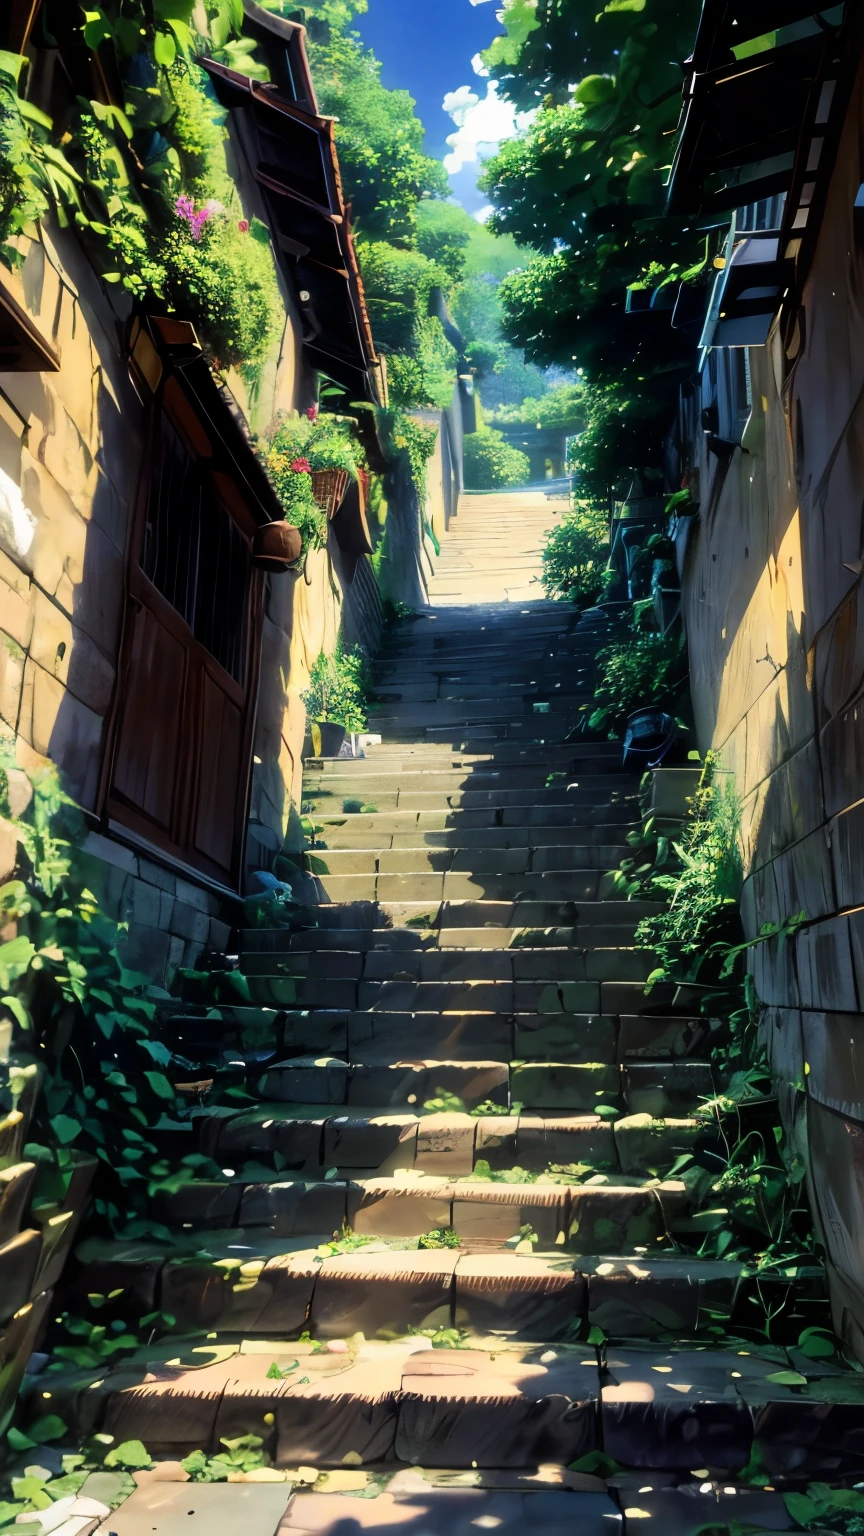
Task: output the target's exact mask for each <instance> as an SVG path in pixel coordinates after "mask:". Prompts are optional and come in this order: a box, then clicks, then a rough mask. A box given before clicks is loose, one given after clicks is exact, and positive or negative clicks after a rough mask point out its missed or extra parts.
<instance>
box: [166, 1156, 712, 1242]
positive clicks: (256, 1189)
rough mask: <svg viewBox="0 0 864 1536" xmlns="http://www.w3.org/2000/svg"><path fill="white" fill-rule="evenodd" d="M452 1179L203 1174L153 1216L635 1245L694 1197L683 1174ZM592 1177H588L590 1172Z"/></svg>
mask: <svg viewBox="0 0 864 1536" xmlns="http://www.w3.org/2000/svg"><path fill="white" fill-rule="evenodd" d="M525 1178H526V1182H520V1183H509V1182H508V1183H505V1182H490V1181H489V1180H488V1179H485V1178H468V1177H464V1178H459V1177H454V1178H447V1177H445V1176H441V1175H433V1174H420V1173H418V1172H417V1171H416V1170H404V1171H397V1172H396V1173H394V1174H392V1175H381V1176H377V1177H371V1178H363V1177H352V1178H347V1179H344V1178H339V1177H335V1178H334V1177H330V1176H328V1177H327V1178H326V1179H304V1178H302V1177H291V1176H290V1175H288V1174H283V1175H273V1176H271V1177H268V1178H264V1177H262V1176H261V1175H260V1174H259V1176H258V1177H257V1178H255V1179H254V1180H247V1179H245V1178H243V1177H242V1176H241V1177H238V1178H233V1179H228V1178H223V1179H219V1180H217V1179H210V1180H206V1179H200V1180H195V1181H193V1182H190V1183H188V1184H185V1185H184V1186H183V1187H182V1188H181V1189H179V1190H177V1191H176V1192H174V1193H170V1194H168V1193H163V1194H159V1195H157V1196H156V1197H155V1198H154V1202H153V1210H154V1218H155V1219H156V1220H157V1221H162V1222H165V1223H166V1224H167V1225H168V1226H169V1227H174V1228H178V1229H180V1230H183V1229H186V1230H194V1231H197V1232H206V1231H208V1230H210V1229H211V1228H227V1227H235V1226H239V1227H265V1228H267V1229H269V1230H270V1231H271V1232H272V1233H274V1234H276V1235H279V1236H282V1237H303V1236H308V1235H309V1234H311V1233H316V1232H320V1231H321V1230H322V1229H323V1230H324V1231H330V1232H333V1233H336V1234H339V1233H340V1232H342V1231H343V1230H344V1229H345V1228H346V1227H349V1228H350V1229H351V1231H352V1232H353V1233H355V1234H357V1235H359V1236H361V1237H421V1236H423V1235H424V1234H425V1233H427V1232H431V1231H441V1230H444V1229H447V1228H452V1229H453V1230H454V1231H455V1232H456V1234H457V1236H459V1237H460V1239H461V1240H462V1241H463V1242H464V1243H472V1242H481V1243H487V1244H490V1245H493V1246H499V1247H500V1246H503V1245H504V1244H505V1243H507V1242H510V1241H512V1240H513V1239H514V1238H515V1239H517V1240H519V1238H520V1234H522V1229H523V1228H525V1227H531V1229H532V1231H533V1232H534V1233H535V1234H536V1238H537V1242H538V1243H539V1245H540V1246H541V1247H542V1248H548V1249H554V1248H556V1247H561V1248H563V1251H564V1252H573V1253H589V1254H590V1253H596V1252H598V1251H603V1250H604V1249H609V1250H611V1251H613V1252H614V1251H619V1250H620V1251H623V1252H630V1251H632V1249H633V1247H634V1246H640V1245H641V1246H646V1247H648V1248H651V1249H652V1250H653V1249H654V1245H655V1244H656V1243H657V1242H659V1241H660V1240H661V1239H664V1238H665V1237H666V1234H667V1233H668V1232H669V1231H670V1229H674V1226H675V1223H676V1221H677V1222H683V1221H684V1220H685V1219H686V1217H687V1215H688V1213H689V1210H690V1207H691V1196H690V1194H689V1192H688V1190H687V1188H686V1186H685V1185H684V1184H683V1183H682V1182H681V1181H680V1180H678V1179H649V1180H647V1181H643V1180H640V1179H639V1178H638V1177H637V1176H635V1175H634V1176H632V1177H631V1178H630V1181H629V1182H626V1183H613V1182H611V1181H610V1182H607V1183H602V1184H601V1183H596V1184H594V1183H591V1182H590V1181H589V1182H584V1183H566V1182H556V1181H555V1180H554V1179H553V1178H548V1177H544V1176H543V1175H540V1176H537V1177H536V1178H535V1177H534V1176H532V1175H527V1174H526V1175H525ZM589 1180H590V1176H589Z"/></svg>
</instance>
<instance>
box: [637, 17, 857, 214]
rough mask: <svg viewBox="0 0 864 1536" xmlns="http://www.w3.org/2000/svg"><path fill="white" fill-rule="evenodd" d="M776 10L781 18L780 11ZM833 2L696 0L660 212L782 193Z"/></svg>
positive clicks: (827, 39)
mask: <svg viewBox="0 0 864 1536" xmlns="http://www.w3.org/2000/svg"><path fill="white" fill-rule="evenodd" d="M781 12H782V14H781ZM843 13H844V7H843V5H842V4H841V5H834V6H831V7H827V8H824V9H823V10H821V11H818V12H814V9H813V0H806V4H805V3H802V0H788V3H784V4H782V5H781V3H780V0H754V3H753V4H752V5H750V4H748V5H746V6H745V5H744V3H743V0H706V3H705V6H704V8H703V12H702V19H701V21H700V24H699V31H698V33H697V38H696V44H695V47H694V51H693V57H692V59H691V60H689V61H688V73H687V78H686V81H685V86H684V96H683V108H682V117H681V123H680V131H679V139H678V147H677V149H676V152H675V159H674V162H673V166H672V174H671V176H670V179H669V191H668V202H667V207H668V211H669V212H671V213H690V214H704V213H713V212H716V211H721V210H725V209H732V208H736V207H742V206H743V205H745V204H748V203H754V202H757V201H758V200H759V199H761V198H765V197H771V196H773V195H774V194H775V193H777V192H786V191H788V189H789V187H790V185H791V183H792V178H793V172H794V167H795V158H796V152H797V149H798V144H799V140H800V135H801V128H802V124H803V122H804V120H805V118H806V117H807V115H808V108H809V106H810V105H811V102H812V97H813V95H814V92H815V91H816V88H817V86H818V83H819V81H820V79H821V75H822V70H823V64H824V59H825V54H826V50H827V49H828V48H829V47H830V44H831V42H832V41H833V40H834V38H835V36H836V32H837V29H838V27H839V26H840V24H841V23H842V20H843Z"/></svg>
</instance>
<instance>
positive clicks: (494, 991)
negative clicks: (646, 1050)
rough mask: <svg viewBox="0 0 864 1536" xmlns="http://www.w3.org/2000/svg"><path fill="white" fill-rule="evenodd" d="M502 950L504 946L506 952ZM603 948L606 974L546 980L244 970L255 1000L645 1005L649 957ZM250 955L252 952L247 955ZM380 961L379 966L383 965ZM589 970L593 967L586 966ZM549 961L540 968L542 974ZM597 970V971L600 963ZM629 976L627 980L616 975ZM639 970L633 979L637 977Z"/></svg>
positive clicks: (466, 1008) (448, 1007) (400, 1006)
mask: <svg viewBox="0 0 864 1536" xmlns="http://www.w3.org/2000/svg"><path fill="white" fill-rule="evenodd" d="M503 953H506V951H504V952H503ZM620 953H621V955H622V956H623V957H624V958H623V959H622V961H621V963H620V966H616V964H615V958H614V957H615V954H616V951H615V950H609V951H606V952H605V954H606V955H607V956H608V961H609V963H608V966H607V967H606V970H607V973H611V977H612V979H610V980H602V979H597V980H576V981H567V980H562V981H560V982H551V981H549V980H543V979H537V978H529V979H520V980H516V981H510V980H507V979H500V978H494V977H493V978H479V977H476V976H475V977H473V978H471V979H469V980H465V981H462V980H441V981H432V980H427V981H417V980H414V979H413V978H410V977H408V978H402V977H398V978H392V977H391V979H390V980H378V979H374V978H370V979H366V980H359V981H358V980H356V979H354V978H351V977H339V976H333V975H329V976H328V975H325V976H310V977H308V978H303V977H295V976H285V975H264V974H255V973H254V970H252V968H251V967H247V970H248V972H249V989H250V992H251V995H252V998H253V1000H254V1001H256V1002H261V1003H270V1004H275V1005H282V1006H284V1007H293V1006H297V1007H305V1008H325V1009H326V1008H340V1009H341V1008H349V1009H357V1010H359V1011H360V1012H365V1011H371V1012H374V1013H434V1012H437V1011H439V1010H440V1011H442V1012H446V1013H462V1012H470V1013H477V1012H489V1013H506V1014H509V1013H534V1012H536V1013H538V1014H540V1015H541V1016H545V1015H547V1014H557V1013H568V1012H570V1013H606V1014H617V1013H639V1012H640V1011H642V1009H643V1008H644V1007H645V1006H646V995H645V989H644V975H645V973H646V972H647V971H648V970H649V966H650V959H649V957H648V956H647V955H645V954H644V952H642V951H640V950H630V951H628V950H622V951H620ZM628 957H629V958H628ZM250 958H251V957H250ZM383 969H384V967H382V970H383ZM592 970H595V968H594V967H593V966H592ZM549 974H551V968H550V967H547V968H546V976H547V977H548V975H549ZM595 974H599V967H598V968H596V970H595ZM622 974H623V976H625V977H626V976H628V975H629V976H631V977H632V978H633V979H632V980H621V979H619V977H620V976H621V975H622ZM637 977H638V979H636V978H637ZM672 996H673V989H672V988H671V987H669V986H666V988H665V990H662V989H661V988H660V987H655V988H654V989H653V990H652V993H651V995H650V1006H651V1008H652V1009H656V1007H657V1006H658V1005H663V1004H668V1003H670V1002H671V1000H672Z"/></svg>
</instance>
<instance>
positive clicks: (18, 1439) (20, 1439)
mask: <svg viewBox="0 0 864 1536" xmlns="http://www.w3.org/2000/svg"><path fill="white" fill-rule="evenodd" d="M6 1439H7V1440H8V1441H9V1444H10V1446H11V1447H12V1449H13V1451H32V1450H33V1448H34V1446H35V1445H36V1441H35V1440H31V1439H30V1437H29V1436H28V1435H23V1434H22V1433H21V1431H20V1429H16V1428H15V1425H14V1424H13V1425H12V1428H11V1429H9V1430H7V1432H6ZM5 1507H6V1506H5V1505H3V1504H0V1525H3V1524H4V1523H5V1522H4V1519H3V1510H4V1508H5ZM9 1507H10V1508H11V1506H9Z"/></svg>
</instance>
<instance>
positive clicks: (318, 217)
mask: <svg viewBox="0 0 864 1536" xmlns="http://www.w3.org/2000/svg"><path fill="white" fill-rule="evenodd" d="M200 63H201V64H202V66H203V68H204V69H206V71H207V73H208V74H209V76H210V79H211V80H212V82H213V85H214V88H215V90H216V94H217V96H218V98H219V100H220V102H221V104H222V105H223V106H224V107H227V108H228V109H229V110H230V109H235V110H245V111H246V112H247V113H249V114H251V118H252V121H253V122H254V128H255V134H256V139H257V145H256V152H257V160H253V164H252V171H253V174H254V176H255V178H256V180H257V182H258V184H259V186H260V188H261V190H262V194H263V196H264V201H265V204H266V208H267V213H268V219H269V225H270V237H271V240H272V243H273V247H274V250H275V252H276V256H277V259H278V260H279V262H280V265H282V267H283V269H284V270H285V271H286V274H287V275H288V277H289V278H290V280H291V281H292V284H293V287H294V288H295V290H296V291H297V292H298V293H303V292H306V291H308V292H309V294H310V296H311V297H310V299H309V301H308V302H302V303H301V306H300V314H301V324H302V330H303V343H304V347H305V348H306V350H307V353H308V354H309V356H310V359H311V360H312V361H313V364H314V366H316V367H319V368H322V369H324V371H326V372H327V373H330V374H332V375H333V376H334V377H335V378H336V379H337V381H338V382H340V383H344V384H345V385H346V387H348V388H351V389H353V390H356V389H358V388H360V389H361V390H362V393H363V394H364V395H365V396H366V397H367V398H368V399H372V400H375V398H376V393H375V384H374V380H373V374H372V370H373V369H374V367H375V365H376V363H377V357H376V353H375V345H374V342H373V339H372V332H371V328H370V325H369V318H368V315H367V312H366V304H365V299H364V296H363V284H362V280H361V277H360V270H359V267H358V264H357V256H356V252H355V249H354V242H353V238H352V235H351V227H350V221H349V218H348V212H347V209H346V206H345V200H344V196H343V192H342V183H341V177H340V174H339V161H338V156H337V152H336V145H335V142H334V137H333V122H332V119H331V118H327V117H322V116H320V115H319V114H317V113H311V112H307V111H305V110H304V109H303V108H302V107H300V106H298V104H297V103H296V102H293V101H287V100H286V99H285V98H284V97H283V96H282V95H281V94H280V93H279V92H278V91H277V90H276V89H275V87H274V86H272V85H262V84H261V83H260V82H258V81H256V80H251V79H249V77H248V76H246V75H242V74H240V73H238V72H237V71H236V70H232V69H228V68H227V67H226V66H225V65H224V64H217V63H216V62H215V61H214V60H212V59H206V58H205V59H201V60H200Z"/></svg>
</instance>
